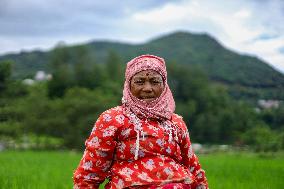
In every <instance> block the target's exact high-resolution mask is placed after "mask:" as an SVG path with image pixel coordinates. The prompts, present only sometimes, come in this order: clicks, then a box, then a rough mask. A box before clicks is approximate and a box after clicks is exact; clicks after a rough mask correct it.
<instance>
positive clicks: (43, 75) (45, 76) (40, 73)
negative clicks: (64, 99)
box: [23, 71, 52, 85]
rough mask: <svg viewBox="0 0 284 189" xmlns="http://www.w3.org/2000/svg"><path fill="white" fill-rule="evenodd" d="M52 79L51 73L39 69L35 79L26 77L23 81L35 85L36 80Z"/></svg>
mask: <svg viewBox="0 0 284 189" xmlns="http://www.w3.org/2000/svg"><path fill="white" fill-rule="evenodd" d="M51 79H52V75H51V74H47V73H45V72H44V71H37V72H36V74H35V76H34V79H30V78H27V79H24V80H23V83H24V84H26V85H33V84H34V83H35V82H40V81H46V80H51Z"/></svg>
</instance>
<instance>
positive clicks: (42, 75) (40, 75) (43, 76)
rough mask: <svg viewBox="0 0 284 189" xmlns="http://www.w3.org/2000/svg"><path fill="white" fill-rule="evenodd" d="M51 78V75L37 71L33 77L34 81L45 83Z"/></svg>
mask: <svg viewBox="0 0 284 189" xmlns="http://www.w3.org/2000/svg"><path fill="white" fill-rule="evenodd" d="M51 78H52V75H51V74H46V73H45V72H44V71H37V72H36V74H35V77H34V80H35V81H46V80H50V79H51Z"/></svg>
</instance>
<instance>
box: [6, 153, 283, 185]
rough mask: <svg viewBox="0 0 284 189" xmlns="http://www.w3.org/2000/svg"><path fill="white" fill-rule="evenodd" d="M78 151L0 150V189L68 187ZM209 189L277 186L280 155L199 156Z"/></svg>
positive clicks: (281, 180)
mask: <svg viewBox="0 0 284 189" xmlns="http://www.w3.org/2000/svg"><path fill="white" fill-rule="evenodd" d="M81 155H82V154H78V153H73V152H66V151H65V152H33V151H24V152H14V151H6V152H0V188H1V189H16V188H17V189H18V188H28V189H38V188H41V189H45V188H46V189H47V188H52V189H57V188H58V189H64V188H72V174H73V170H74V169H75V168H76V167H77V165H78V163H79V160H80V158H81ZM199 157H200V162H201V164H202V167H203V168H204V169H205V170H206V176H207V178H208V181H209V186H210V189H223V188H224V189H225V188H226V189H230V188H234V189H246V188H247V189H251V188H252V189H254V188H257V189H271V188H275V189H279V188H283V186H284V155H283V154H279V155H277V156H273V157H272V156H271V157H261V156H260V155H258V154H253V153H239V154H237V153H233V154H202V155H199Z"/></svg>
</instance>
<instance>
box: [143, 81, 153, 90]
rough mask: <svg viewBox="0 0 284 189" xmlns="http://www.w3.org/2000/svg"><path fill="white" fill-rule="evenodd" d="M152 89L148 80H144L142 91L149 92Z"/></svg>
mask: <svg viewBox="0 0 284 189" xmlns="http://www.w3.org/2000/svg"><path fill="white" fill-rule="evenodd" d="M152 90H153V88H152V85H151V83H150V82H145V84H144V86H143V91H144V92H151V91H152Z"/></svg>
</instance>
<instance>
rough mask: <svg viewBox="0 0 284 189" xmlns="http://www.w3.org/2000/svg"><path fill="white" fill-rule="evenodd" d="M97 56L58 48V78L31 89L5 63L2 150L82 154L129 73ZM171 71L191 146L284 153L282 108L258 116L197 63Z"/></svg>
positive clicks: (112, 57) (117, 60)
mask: <svg viewBox="0 0 284 189" xmlns="http://www.w3.org/2000/svg"><path fill="white" fill-rule="evenodd" d="M91 52H92V51H90V49H89V48H87V47H86V46H77V47H72V50H71V51H70V48H68V47H64V46H60V47H58V48H56V49H54V50H53V51H52V54H50V59H49V60H50V61H49V63H48V64H47V67H48V68H49V69H50V70H51V72H52V75H53V77H52V79H51V80H47V81H42V82H36V83H34V84H32V85H26V84H23V83H22V82H21V81H19V80H15V79H13V78H12V65H13V62H8V61H5V62H1V63H0V73H1V77H0V86H1V90H0V97H1V98H0V143H1V144H4V145H6V146H13V147H22V148H24V147H30V148H31V147H32V148H62V147H64V148H71V149H73V148H76V149H82V148H83V144H84V140H85V139H86V138H87V137H88V135H89V133H90V131H91V129H92V126H93V124H94V122H95V121H96V119H97V118H98V115H99V114H100V113H102V112H103V111H105V110H106V109H108V108H110V107H114V106H117V105H120V99H121V97H122V87H123V80H124V79H123V78H124V69H125V68H124V66H125V64H124V62H125V61H124V60H123V57H121V56H120V54H118V53H117V52H115V51H109V52H108V55H107V57H106V59H105V61H104V62H101V64H96V63H95V62H98V60H97V59H94V58H91V56H92V55H93V54H92V53H91ZM167 69H168V75H169V84H170V87H171V89H172V91H173V94H174V97H175V100H176V112H177V113H179V114H180V115H182V116H183V117H184V120H185V122H186V123H187V126H188V128H189V131H190V134H191V138H192V141H193V142H200V143H206V144H232V145H238V146H244V145H250V146H252V147H253V148H254V149H255V150H258V151H277V150H280V149H283V148H284V134H283V128H284V122H283V121H284V120H283V119H281V118H279V117H281V115H283V113H284V108H283V106H282V105H281V106H280V108H278V109H272V110H270V111H268V110H267V111H260V112H258V111H255V109H254V107H252V106H250V105H249V104H247V103H245V102H243V101H236V100H234V99H232V98H231V96H230V95H229V94H228V89H227V88H226V87H224V86H223V85H220V84H215V83H212V82H211V81H210V78H209V77H208V75H207V73H206V72H204V70H203V69H202V68H201V67H200V66H198V65H192V64H179V63H177V62H174V61H170V62H169V63H168V66H167ZM23 144H24V145H23ZM19 145H20V146H19Z"/></svg>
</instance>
